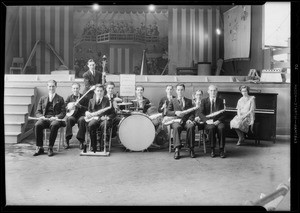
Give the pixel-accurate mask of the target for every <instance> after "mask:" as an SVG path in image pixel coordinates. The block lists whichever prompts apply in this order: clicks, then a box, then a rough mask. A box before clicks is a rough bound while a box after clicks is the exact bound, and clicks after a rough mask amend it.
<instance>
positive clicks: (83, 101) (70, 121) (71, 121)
mask: <svg viewBox="0 0 300 213" xmlns="http://www.w3.org/2000/svg"><path fill="white" fill-rule="evenodd" d="M79 91H80V84H79V83H77V82H74V83H73V84H72V93H73V94H72V95H70V96H68V97H67V99H66V103H65V104H66V106H67V116H68V117H67V120H66V125H67V126H66V142H65V143H66V144H65V148H66V149H68V148H70V145H69V141H70V139H71V138H72V136H73V133H72V127H73V126H74V125H75V124H76V123H77V124H78V132H77V136H76V138H77V139H78V140H79V149H83V144H84V143H85V132H86V126H85V124H86V122H85V120H84V116H85V112H86V111H87V108H88V104H89V99H88V98H87V97H86V96H85V94H84V95H82V94H80V93H79Z"/></svg>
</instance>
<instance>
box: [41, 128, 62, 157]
mask: <svg viewBox="0 0 300 213" xmlns="http://www.w3.org/2000/svg"><path fill="white" fill-rule="evenodd" d="M48 133H50V129H49V128H46V129H44V146H47V147H48V146H49V143H47V135H48ZM57 136H59V140H58V145H57V152H59V151H60V147H61V146H63V145H64V141H65V127H63V126H61V127H60V128H59V129H58V135H57ZM54 145H55V144H54Z"/></svg>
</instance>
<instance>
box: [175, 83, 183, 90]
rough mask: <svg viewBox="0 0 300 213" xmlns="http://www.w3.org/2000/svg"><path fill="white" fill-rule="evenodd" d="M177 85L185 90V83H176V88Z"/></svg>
mask: <svg viewBox="0 0 300 213" xmlns="http://www.w3.org/2000/svg"><path fill="white" fill-rule="evenodd" d="M177 87H183V89H184V90H185V85H184V84H183V83H178V84H177V85H176V88H177Z"/></svg>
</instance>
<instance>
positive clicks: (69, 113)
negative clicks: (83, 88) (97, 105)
mask: <svg viewBox="0 0 300 213" xmlns="http://www.w3.org/2000/svg"><path fill="white" fill-rule="evenodd" d="M94 89H95V85H94V86H92V87H91V88H90V89H89V90H88V91H87V92H86V93H85V94H84V95H82V96H81V98H79V99H78V100H77V101H76V102H70V103H68V105H67V107H66V108H67V114H66V115H67V116H68V117H70V116H72V115H74V113H75V111H76V107H75V105H76V104H78V103H79V101H81V99H82V98H84V96H86V95H87V94H88V93H89V92H90V91H91V90H94Z"/></svg>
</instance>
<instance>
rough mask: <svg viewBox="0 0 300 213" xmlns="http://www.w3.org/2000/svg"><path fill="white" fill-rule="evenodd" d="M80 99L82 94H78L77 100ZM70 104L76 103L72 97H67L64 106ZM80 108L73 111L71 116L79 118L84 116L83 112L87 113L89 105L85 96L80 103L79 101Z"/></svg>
mask: <svg viewBox="0 0 300 213" xmlns="http://www.w3.org/2000/svg"><path fill="white" fill-rule="evenodd" d="M81 97H82V94H80V93H79V98H81ZM70 102H76V98H75V97H74V95H73V94H72V95H69V96H68V97H67V99H66V106H67V105H68V103H70ZM79 104H80V106H79V107H78V108H77V107H76V109H75V112H74V114H73V116H75V117H80V116H84V115H85V111H87V109H88V105H89V99H88V98H87V97H86V96H85V97H83V98H82V99H81V100H80V101H79Z"/></svg>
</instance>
